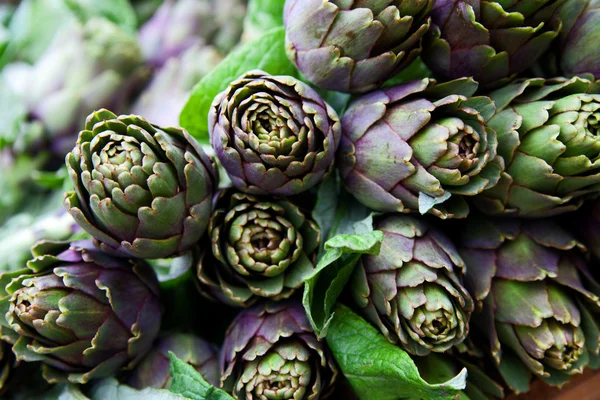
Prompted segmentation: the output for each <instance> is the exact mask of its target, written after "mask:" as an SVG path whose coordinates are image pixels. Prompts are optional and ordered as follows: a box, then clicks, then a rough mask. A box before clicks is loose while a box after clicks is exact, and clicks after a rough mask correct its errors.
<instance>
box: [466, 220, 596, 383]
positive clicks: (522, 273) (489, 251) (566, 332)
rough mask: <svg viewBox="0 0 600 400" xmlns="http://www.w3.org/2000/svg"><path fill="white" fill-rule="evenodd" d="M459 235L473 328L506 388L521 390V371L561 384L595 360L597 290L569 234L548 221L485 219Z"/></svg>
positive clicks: (471, 221)
mask: <svg viewBox="0 0 600 400" xmlns="http://www.w3.org/2000/svg"><path fill="white" fill-rule="evenodd" d="M460 232H461V237H460V245H459V252H460V255H461V256H462V257H463V259H464V261H465V264H466V265H467V274H466V277H465V285H466V286H467V288H468V289H469V291H470V292H471V294H472V295H473V297H474V299H475V301H476V302H477V303H478V306H479V309H480V311H479V312H478V313H475V314H474V315H473V318H472V324H474V326H475V327H477V328H478V329H479V331H480V332H481V333H482V334H483V337H484V338H485V339H486V341H487V342H488V348H489V350H490V352H491V355H492V356H493V358H494V360H495V361H496V363H497V364H498V365H499V370H500V373H501V374H502V376H503V377H504V379H505V380H506V382H507V383H508V384H509V386H511V387H512V388H513V389H516V390H517V391H523V390H526V388H523V387H522V385H519V382H523V376H522V374H523V373H525V374H527V373H528V372H527V371H530V372H531V373H533V374H535V375H537V376H539V377H541V378H542V379H544V380H545V381H547V382H548V383H551V384H555V385H560V384H562V383H564V382H566V381H567V380H568V379H569V377H570V376H571V375H573V374H576V373H580V372H582V371H583V369H584V368H585V366H586V365H587V364H588V362H590V358H591V357H594V358H597V357H598V351H599V350H600V334H599V328H600V325H599V324H598V322H597V321H598V319H597V312H598V311H599V310H600V297H599V295H600V285H599V284H598V283H597V282H596V281H594V280H593V278H592V276H591V275H590V273H589V270H588V268H587V265H586V264H585V261H584V258H583V257H582V255H581V254H580V253H581V252H580V251H579V250H580V249H583V246H582V245H581V244H580V243H578V242H577V241H576V240H575V239H574V238H573V236H571V235H570V234H568V233H567V232H566V231H565V230H564V229H562V228H561V227H560V226H558V225H557V224H555V223H553V222H552V221H550V220H517V219H491V218H483V217H473V218H469V219H468V220H467V221H466V224H465V226H463V227H462V228H461V229H460ZM472 327H473V326H472ZM519 360H520V361H519Z"/></svg>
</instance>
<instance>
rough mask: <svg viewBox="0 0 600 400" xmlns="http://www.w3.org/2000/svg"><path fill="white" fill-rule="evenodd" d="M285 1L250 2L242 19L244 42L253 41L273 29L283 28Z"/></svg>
mask: <svg viewBox="0 0 600 400" xmlns="http://www.w3.org/2000/svg"><path fill="white" fill-rule="evenodd" d="M284 4H285V0H250V1H249V2H248V11H247V12H246V18H245V19H244V35H243V39H244V40H255V39H257V38H259V37H261V36H262V35H263V34H264V33H265V32H268V31H269V30H271V29H273V28H278V27H280V26H283V6H284Z"/></svg>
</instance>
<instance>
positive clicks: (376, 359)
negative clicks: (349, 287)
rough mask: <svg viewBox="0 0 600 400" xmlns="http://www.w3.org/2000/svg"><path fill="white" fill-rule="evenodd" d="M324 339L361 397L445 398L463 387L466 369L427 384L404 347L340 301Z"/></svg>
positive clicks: (381, 399)
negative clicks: (391, 340) (445, 378)
mask: <svg viewBox="0 0 600 400" xmlns="http://www.w3.org/2000/svg"><path fill="white" fill-rule="evenodd" d="M326 340H327V344H328V345H329V348H330V349H331V352H332V353H333V356H334V357H335V359H336V361H337V362H338V365H339V366H340V369H341V370H342V372H343V373H344V375H345V376H346V378H347V379H348V381H349V382H350V384H351V385H352V388H353V390H354V392H355V393H356V395H357V396H358V397H359V398H360V399H363V400H369V399H377V400H398V399H414V398H420V399H424V400H447V399H453V398H454V397H456V396H457V395H458V394H459V391H461V390H463V389H464V388H465V386H466V378H467V371H466V369H463V370H462V371H461V372H460V373H459V374H458V375H456V376H455V377H454V378H452V379H450V380H449V381H447V382H443V383H440V384H430V383H427V382H426V381H425V380H423V379H422V378H421V376H420V375H419V370H418V369H417V366H416V365H415V363H414V362H413V360H412V359H411V358H410V356H409V355H408V354H407V353H406V352H405V351H404V350H402V349H401V348H400V347H398V346H396V345H394V344H392V343H390V342H389V341H388V340H387V339H386V338H385V337H384V336H383V335H382V334H381V333H379V331H377V329H375V328H374V327H373V326H371V325H370V324H369V323H368V322H366V321H365V320H364V319H363V318H361V317H360V316H358V315H357V314H355V313H354V312H353V311H352V310H350V309H349V308H348V307H346V306H343V305H341V304H338V306H337V307H336V309H335V313H334V314H333V318H332V320H331V322H330V324H329V328H328V334H327V339H326Z"/></svg>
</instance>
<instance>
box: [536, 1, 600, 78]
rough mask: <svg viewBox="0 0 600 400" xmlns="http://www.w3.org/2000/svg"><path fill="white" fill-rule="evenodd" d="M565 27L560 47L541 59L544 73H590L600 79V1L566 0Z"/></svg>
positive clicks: (562, 9) (562, 16)
mask: <svg viewBox="0 0 600 400" xmlns="http://www.w3.org/2000/svg"><path fill="white" fill-rule="evenodd" d="M559 16H560V19H561V21H562V23H563V28H562V30H561V31H560V34H559V37H558V40H557V41H558V45H556V46H553V48H551V49H550V50H549V52H548V54H547V57H542V59H541V63H543V64H544V65H543V66H542V69H543V70H548V69H549V71H548V72H550V73H551V75H552V76H559V75H561V76H564V75H566V76H575V75H581V74H584V73H591V74H593V75H594V76H595V77H596V78H600V57H599V56H598V51H597V43H596V40H597V37H598V35H599V34H600V28H599V27H600V1H598V0H567V2H566V3H565V4H564V6H563V7H561V9H560V11H559Z"/></svg>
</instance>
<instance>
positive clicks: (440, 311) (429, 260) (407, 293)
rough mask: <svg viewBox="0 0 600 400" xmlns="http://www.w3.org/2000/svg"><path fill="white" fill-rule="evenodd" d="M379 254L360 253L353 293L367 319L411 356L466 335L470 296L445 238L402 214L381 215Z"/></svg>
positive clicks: (440, 349) (440, 348)
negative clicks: (381, 232) (381, 233)
mask: <svg viewBox="0 0 600 400" xmlns="http://www.w3.org/2000/svg"><path fill="white" fill-rule="evenodd" d="M374 229H377V230H381V231H383V242H382V243H381V252H380V253H379V255H378V256H373V255H364V256H362V257H361V259H360V260H359V262H358V265H357V267H356V270H355V273H354V277H353V279H352V295H353V297H354V300H355V302H356V304H357V305H358V306H359V307H360V308H361V309H362V312H363V314H364V315H365V316H366V318H367V319H368V320H369V321H371V322H372V323H373V324H375V325H376V326H377V327H378V328H379V330H380V331H381V332H382V333H383V335H384V336H385V337H386V338H388V339H389V340H390V341H391V342H392V343H398V344H399V345H400V346H402V348H404V349H405V350H406V351H408V352H409V353H411V354H415V355H421V356H422V355H427V354H429V353H430V352H440V353H441V352H444V351H446V350H448V349H450V348H452V347H453V346H456V345H459V344H461V343H462V342H463V341H464V340H465V338H466V337H467V334H468V333H469V318H470V315H471V312H472V311H473V308H474V306H473V300H472V299H471V296H470V295H469V293H468V292H467V290H466V289H465V288H464V287H463V285H462V282H461V276H462V274H463V273H464V269H465V265H464V263H463V260H462V259H461V258H460V256H459V255H458V252H457V250H456V248H455V247H454V245H453V244H452V242H451V241H450V239H448V237H446V236H445V235H444V234H443V233H442V232H440V231H438V230H436V229H434V228H433V227H431V226H429V225H428V224H427V223H426V222H424V221H421V220H418V219H416V218H414V217H412V216H407V215H392V216H386V217H381V218H380V219H378V221H376V223H375V224H374Z"/></svg>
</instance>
